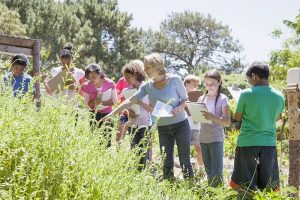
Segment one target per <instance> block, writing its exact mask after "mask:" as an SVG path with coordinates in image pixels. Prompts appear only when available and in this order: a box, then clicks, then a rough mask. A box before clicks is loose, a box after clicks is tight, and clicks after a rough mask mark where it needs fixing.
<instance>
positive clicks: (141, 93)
mask: <svg viewBox="0 0 300 200" xmlns="http://www.w3.org/2000/svg"><path fill="white" fill-rule="evenodd" d="M153 84H154V81H153V80H149V81H146V82H144V83H143V85H142V86H141V87H140V88H139V90H138V91H137V93H135V94H134V95H133V98H136V99H138V100H140V99H142V98H144V97H145V96H146V95H148V97H149V100H150V103H151V105H152V106H155V104H156V101H158V100H159V101H162V102H164V103H169V105H170V106H172V107H173V108H176V107H177V106H179V104H180V103H181V102H182V101H183V100H186V99H188V96H187V93H186V90H185V87H184V85H183V82H182V80H181V78H180V77H179V76H177V75H173V74H168V75H167V84H166V86H165V87H163V88H161V89H157V88H155V87H154V85H153ZM186 117H187V116H186V113H185V111H184V110H182V111H181V112H179V113H178V114H176V115H173V116H172V117H161V118H160V119H159V120H158V122H157V126H165V125H170V124H175V123H178V122H181V121H183V120H185V119H186Z"/></svg>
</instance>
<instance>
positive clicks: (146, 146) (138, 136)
mask: <svg viewBox="0 0 300 200" xmlns="http://www.w3.org/2000/svg"><path fill="white" fill-rule="evenodd" d="M150 129H151V126H149V127H142V128H131V127H128V133H129V134H130V136H131V137H132V138H131V141H130V148H131V149H134V148H137V153H138V156H140V161H139V166H138V170H139V171H141V170H142V169H144V168H145V166H146V161H147V157H148V154H149V152H150V136H151V135H150V134H151V133H150Z"/></svg>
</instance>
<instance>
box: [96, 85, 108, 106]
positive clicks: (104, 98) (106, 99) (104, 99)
mask: <svg viewBox="0 0 300 200" xmlns="http://www.w3.org/2000/svg"><path fill="white" fill-rule="evenodd" d="M111 91H112V90H111V89H109V90H106V91H105V92H103V93H102V98H101V101H108V100H109V99H110V98H111ZM108 107H109V106H104V105H102V104H99V105H98V106H97V107H96V109H95V110H103V109H105V108H108Z"/></svg>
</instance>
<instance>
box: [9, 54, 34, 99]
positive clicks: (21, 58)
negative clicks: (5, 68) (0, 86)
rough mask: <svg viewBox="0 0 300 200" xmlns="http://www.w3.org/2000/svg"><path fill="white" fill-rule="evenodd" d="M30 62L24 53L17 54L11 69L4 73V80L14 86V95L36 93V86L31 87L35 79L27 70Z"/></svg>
mask: <svg viewBox="0 0 300 200" xmlns="http://www.w3.org/2000/svg"><path fill="white" fill-rule="evenodd" d="M28 64H29V62H28V59H27V57H26V56H25V55H24V54H17V55H15V56H14V57H13V58H12V61H11V71H10V72H9V73H7V74H5V75H4V82H5V83H6V85H8V86H10V87H12V90H13V95H14V97H16V96H19V95H20V96H23V95H24V94H26V93H34V88H30V84H31V83H32V81H33V79H32V77H31V76H30V75H28V74H27V73H26V72H25V71H26V69H27V66H28Z"/></svg>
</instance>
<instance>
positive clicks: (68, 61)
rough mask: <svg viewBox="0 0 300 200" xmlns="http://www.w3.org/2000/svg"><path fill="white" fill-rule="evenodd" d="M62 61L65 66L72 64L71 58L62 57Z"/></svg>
mask: <svg viewBox="0 0 300 200" xmlns="http://www.w3.org/2000/svg"><path fill="white" fill-rule="evenodd" d="M60 62H61V64H62V65H63V66H70V64H71V58H60Z"/></svg>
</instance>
